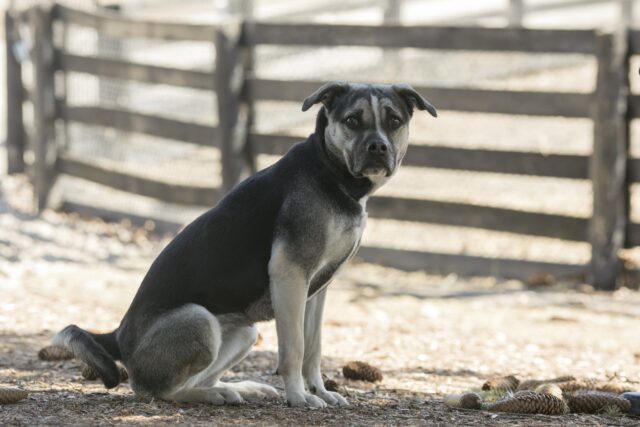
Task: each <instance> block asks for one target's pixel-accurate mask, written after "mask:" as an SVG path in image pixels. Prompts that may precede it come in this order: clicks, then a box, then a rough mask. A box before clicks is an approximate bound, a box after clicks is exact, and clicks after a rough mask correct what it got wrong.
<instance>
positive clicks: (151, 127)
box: [57, 102, 219, 146]
mask: <svg viewBox="0 0 640 427" xmlns="http://www.w3.org/2000/svg"><path fill="white" fill-rule="evenodd" d="M57 105H58V107H57V114H58V118H60V119H62V120H65V121H69V122H77V123H82V124H86V125H93V126H101V127H111V128H114V129H118V130H121V131H125V132H132V133H142V134H146V135H151V136H156V137H160V138H167V139H173V140H177V141H181V142H188V143H192V144H196V145H202V146H215V145H216V141H217V140H218V139H219V138H218V132H217V131H218V129H217V128H216V127H214V126H208V125H203V124H199V123H193V122H185V121H182V120H176V119H169V118H166V117H159V116H155V115H150V114H142V113H137V112H134V111H126V110H120V109H114V108H106V107H101V106H68V105H66V104H65V103H61V102H58V104H57Z"/></svg>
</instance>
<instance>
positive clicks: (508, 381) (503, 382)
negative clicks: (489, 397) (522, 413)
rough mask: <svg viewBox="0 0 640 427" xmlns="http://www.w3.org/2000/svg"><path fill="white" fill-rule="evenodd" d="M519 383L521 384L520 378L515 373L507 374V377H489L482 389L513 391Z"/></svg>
mask: <svg viewBox="0 0 640 427" xmlns="http://www.w3.org/2000/svg"><path fill="white" fill-rule="evenodd" d="M518 384H520V380H519V379H517V378H516V377H515V376H513V375H507V376H506V377H494V378H489V379H488V380H487V382H485V383H484V384H483V385H482V389H483V390H506V391H513V390H516V389H517V388H518Z"/></svg>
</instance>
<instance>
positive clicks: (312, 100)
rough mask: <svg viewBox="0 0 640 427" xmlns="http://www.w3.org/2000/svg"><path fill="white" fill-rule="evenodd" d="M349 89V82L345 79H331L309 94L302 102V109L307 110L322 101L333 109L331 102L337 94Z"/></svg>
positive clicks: (328, 108) (327, 107) (326, 106)
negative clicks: (344, 80)
mask: <svg viewBox="0 0 640 427" xmlns="http://www.w3.org/2000/svg"><path fill="white" fill-rule="evenodd" d="M348 89H349V83H347V82H343V81H331V82H328V83H325V84H323V85H322V86H321V87H320V88H319V89H318V90H316V91H315V92H313V93H312V94H311V95H309V96H308V97H307V98H306V99H305V100H304V101H303V102H302V111H307V110H308V109H309V108H311V106H313V105H315V104H317V103H318V102H322V104H323V105H324V106H325V108H326V109H327V110H330V109H331V103H332V102H333V100H334V99H335V98H336V96H338V95H340V94H342V93H345V92H346V91H347V90H348Z"/></svg>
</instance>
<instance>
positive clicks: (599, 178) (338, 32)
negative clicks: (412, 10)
mask: <svg viewBox="0 0 640 427" xmlns="http://www.w3.org/2000/svg"><path fill="white" fill-rule="evenodd" d="M28 20H29V22H30V25H31V27H32V28H33V29H34V32H35V35H36V37H35V46H34V49H33V53H32V58H31V60H32V63H33V66H34V75H35V82H36V85H35V89H34V91H33V93H30V94H26V93H25V91H24V90H21V89H20V88H22V85H21V80H20V64H19V63H17V62H16V61H13V60H12V61H10V62H8V72H7V84H8V87H9V88H13V89H12V90H10V91H9V92H8V97H9V99H8V102H9V108H8V111H9V117H8V120H9V122H8V125H9V126H8V129H9V141H8V142H9V148H10V149H9V155H10V157H9V164H10V167H11V171H12V172H16V171H20V170H21V169H22V167H23V166H22V164H21V160H22V158H23V155H22V150H23V149H24V145H25V144H24V143H23V140H24V132H23V124H22V118H21V117H20V115H19V114H18V113H17V112H18V111H21V108H20V107H21V106H22V103H23V101H25V100H27V99H30V100H31V101H33V104H34V108H35V115H34V116H35V123H34V125H35V131H34V132H33V138H32V140H30V141H29V143H28V144H27V145H29V146H30V149H31V150H32V151H33V153H34V164H33V166H32V167H31V168H30V169H31V171H32V181H33V183H34V188H35V193H36V204H37V207H38V209H42V208H44V207H45V206H46V203H47V197H48V193H49V190H50V188H51V185H52V183H53V182H54V180H55V177H56V176H57V175H58V174H66V175H71V176H75V177H79V178H83V179H87V180H90V181H93V182H96V183H99V184H103V185H107V186H110V187H113V188H116V189H118V190H124V191H128V192H132V193H136V194H139V195H144V196H149V197H153V198H156V199H159V200H163V201H166V202H171V203H179V204H185V205H190V204H197V205H213V204H214V203H215V202H216V201H217V200H218V199H219V197H220V195H221V194H223V193H224V191H226V190H228V189H229V188H231V187H233V185H235V184H236V183H237V182H239V181H240V180H241V179H242V178H243V177H245V176H247V175H248V174H250V173H251V172H253V171H254V170H255V168H256V166H255V164H256V162H255V158H256V155H258V154H276V155H279V154H283V153H285V152H286V151H287V149H288V148H289V147H290V146H291V145H292V144H294V143H295V142H297V141H299V140H300V138H295V137H291V136H285V135H276V134H264V133H257V132H255V131H254V130H253V127H252V120H253V108H254V107H253V106H254V104H255V102H257V101H265V100H269V101H300V100H301V99H303V98H304V97H305V96H307V95H308V94H309V93H311V92H313V91H314V90H315V89H316V88H317V87H318V86H319V85H321V84H322V83H323V82H320V81H278V80H267V79H259V78H256V77H255V76H254V75H253V73H252V72H251V71H252V61H253V57H252V52H253V49H254V48H255V47H256V46H258V45H278V46H323V47H329V46H344V45H349V46H369V47H371V46H373V47H380V48H407V47H409V48H418V49H440V50H475V51H510V52H530V53H558V54H563V53H578V54H587V55H594V56H595V58H596V60H597V63H598V78H597V85H596V89H595V92H594V93H592V94H585V93H551V92H532V91H502V90H483V89H453V88H440V87H416V89H417V90H418V91H420V92H423V93H426V94H428V96H429V98H430V99H431V100H432V101H433V102H434V104H435V105H437V106H438V108H439V109H442V110H453V111H467V112H478V113H500V114H520V115H533V116H554V117H555V116H561V117H570V118H591V119H593V123H594V146H593V154H592V155H591V156H581V155H563V154H551V155H542V154H537V153H526V152H516V151H493V150H485V149H465V148H450V147H438V146H425V145H412V146H410V148H409V151H408V153H407V155H406V157H405V161H404V164H406V165H411V166H417V167H429V168H444V169H454V170H466V171H476V172H495V173H507V174H519V175H531V176H539V177H557V178H572V179H582V180H591V181H592V184H593V215H592V217H590V218H587V217H573V216H565V215H556V214H547V213H537V212H525V211H519V210H513V209H504V208H495V207H488V206H478V205H471V204H463V203H450V202H441V201H433V200H419V199H409V198H398V197H386V196H385V197H379V196H378V197H373V198H372V199H371V200H370V202H369V206H368V210H369V215H370V216H371V217H374V218H385V219H395V220H402V221H417V222H427V223H436V224H446V225H454V226H464V227H478V228H484V229H489V230H497V231H505V232H511V233H519V234H525V235H532V236H544V237H552V238H558V239H564V240H570V241H585V242H590V243H591V245H592V261H591V263H590V264H589V265H567V264H560V263H549V262H533V261H524V260H513V259H500V258H488V257H479V256H468V255H454V254H442V253H428V252H418V251H407V250H395V249H387V248H378V247H362V248H361V249H360V251H359V257H361V258H363V259H364V260H366V261H371V262H376V263H380V264H384V265H388V266H392V267H396V268H401V269H409V270H415V269H422V270H427V271H430V272H437V273H449V272H454V273H458V274H462V275H480V276H487V275H493V276H501V277H506V278H517V279H525V280H526V279H529V278H530V277H531V276H534V275H537V274H543V273H544V274H551V275H553V276H556V277H561V278H562V277H576V278H578V277H589V278H590V280H591V281H592V282H593V283H594V284H595V285H596V286H598V287H600V288H603V289H612V288H613V287H614V286H615V283H616V278H617V277H618V274H619V272H620V268H621V266H620V262H619V260H618V255H617V254H618V250H619V249H621V248H623V247H624V246H625V245H633V246H635V245H640V224H629V221H628V218H629V214H628V210H629V207H628V184H629V183H630V182H640V159H631V160H628V158H627V156H628V150H627V143H628V142H627V134H628V125H629V119H630V118H633V117H639V116H640V97H638V96H635V95H634V96H630V97H628V95H627V94H628V81H627V76H628V63H629V54H630V53H640V32H635V31H631V32H627V33H620V34H609V33H599V32H596V31H591V30H528V29H522V28H506V29H487V28H472V27H469V28H460V27H403V26H393V25H388V26H350V25H307V24H305V25H300V24H272V23H255V22H247V23H241V22H229V23H228V24H226V25H224V26H216V27H214V26H209V25H191V24H189V25H187V24H169V23H158V22H151V21H143V20H137V19H131V18H123V17H121V16H118V15H117V14H110V13H89V12H80V11H76V10H72V9H68V8H65V7H62V6H59V5H58V6H54V7H53V8H51V9H45V8H35V9H31V10H30V11H29V12H28ZM13 21H14V17H12V16H11V15H9V14H7V15H6V22H7V24H8V25H7V32H8V33H9V32H11V28H12V25H13ZM54 21H59V22H60V23H62V24H63V25H69V24H73V25H79V26H86V27H90V28H94V29H96V30H97V31H98V32H99V33H100V34H101V35H104V36H110V37H119V38H127V37H134V38H152V39H163V40H197V41H207V42H211V43H212V44H214V45H215V49H216V64H215V71H214V72H204V71H189V70H179V69H173V68H169V67H161V66H156V65H146V64H139V63H132V62H130V61H124V60H119V59H108V58H105V57H95V56H92V57H90V56H79V55H74V54H72V53H69V52H66V51H64V50H62V49H60V48H58V47H56V46H54V44H53V42H52V40H53V39H52V37H51V36H50V35H51V31H52V25H53V22H54ZM11 40H12V38H10V37H7V41H8V43H10V42H11ZM8 46H9V45H8ZM7 52H8V55H9V56H11V54H10V52H11V49H10V48H8V49H7ZM56 71H59V72H64V73H66V72H81V73H89V74H92V75H96V76H100V77H110V78H115V79H123V80H131V81H141V82H145V83H151V84H165V85H173V86H179V87H188V88H194V89H199V90H205V91H214V92H215V93H216V94H217V99H218V111H219V117H218V126H216V127H213V126H206V125H201V124H195V123H189V122H185V121H182V120H177V119H169V118H164V117H157V116H153V115H148V114H141V113H137V112H133V111H126V110H123V109H118V108H106V107H103V106H99V105H96V106H81V107H78V106H69V105H67V104H66V102H65V101H64V100H63V99H62V100H61V99H56V98H55V95H54V94H55V90H54V89H55V88H54V87H53V85H54V79H53V74H54V73H55V72H56ZM627 103H628V106H629V108H628V112H627ZM55 120H63V121H68V122H78V123H83V124H89V125H97V126H103V127H111V128H115V129H118V130H122V131H127V132H136V133H143V134H149V135H155V136H161V137H163V138H172V139H175V140H178V141H183V142H184V143H190V144H197V145H203V146H213V147H218V148H219V149H220V150H221V154H222V178H223V179H222V188H211V187H194V186H185V185H173V184H170V183H167V182H161V181H156V180H151V179H147V178H141V177H138V176H134V175H131V174H127V173H123V172H119V171H115V170H112V169H109V168H106V167H104V166H99V165H97V164H94V163H90V162H87V161H84V160H81V159H78V158H74V157H72V156H70V154H69V153H68V152H65V151H64V150H63V149H60V148H59V146H58V145H56V144H55V141H54V140H53V138H54V132H53V126H54V122H55ZM627 163H629V165H630V167H629V169H628V172H629V173H627V168H626V165H627Z"/></svg>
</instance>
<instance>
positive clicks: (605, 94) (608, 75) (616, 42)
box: [589, 31, 629, 290]
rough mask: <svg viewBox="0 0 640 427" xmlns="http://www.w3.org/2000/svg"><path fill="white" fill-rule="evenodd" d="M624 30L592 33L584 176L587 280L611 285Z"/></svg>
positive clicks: (621, 149) (623, 145)
mask: <svg viewBox="0 0 640 427" xmlns="http://www.w3.org/2000/svg"><path fill="white" fill-rule="evenodd" d="M627 47H628V46H627V32H626V31H625V32H622V31H619V32H616V33H613V34H612V33H601V34H598V35H597V37H596V56H597V58H596V59H597V63H598V77H597V81H596V89H595V93H594V99H593V112H592V117H593V153H592V155H591V159H590V172H589V173H590V179H591V185H592V189H593V214H592V216H591V220H590V223H589V239H590V242H591V265H590V274H589V281H590V283H591V284H592V285H593V286H595V287H596V288H598V289H603V290H612V289H615V287H616V279H617V278H618V275H619V273H620V268H621V262H620V260H619V258H618V251H619V250H620V249H622V248H623V247H624V243H625V236H626V226H627V219H628V209H629V206H628V197H627V182H626V163H627V147H628V126H627V123H626V114H627V96H628V93H629V88H628V75H629V74H628V73H629V68H628V67H629V58H628V50H627Z"/></svg>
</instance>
